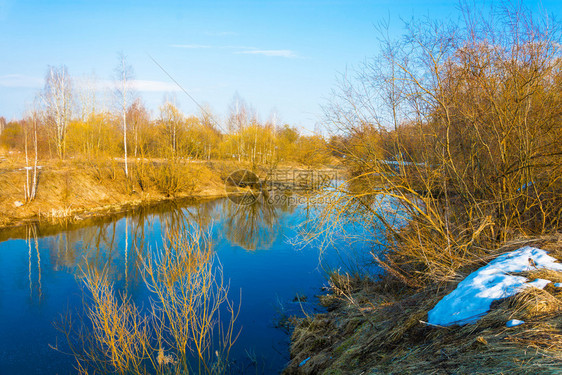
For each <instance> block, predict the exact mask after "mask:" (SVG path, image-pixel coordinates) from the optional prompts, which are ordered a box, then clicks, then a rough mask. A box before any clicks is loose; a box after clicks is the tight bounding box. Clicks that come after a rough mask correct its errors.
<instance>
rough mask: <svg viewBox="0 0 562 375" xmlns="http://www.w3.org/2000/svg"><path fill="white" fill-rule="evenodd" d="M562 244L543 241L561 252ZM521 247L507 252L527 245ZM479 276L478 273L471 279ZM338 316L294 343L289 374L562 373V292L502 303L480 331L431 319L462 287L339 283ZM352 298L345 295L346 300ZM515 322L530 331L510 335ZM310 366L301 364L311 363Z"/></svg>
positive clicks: (528, 293)
mask: <svg viewBox="0 0 562 375" xmlns="http://www.w3.org/2000/svg"><path fill="white" fill-rule="evenodd" d="M559 239H560V237H554V238H550V239H547V238H543V239H540V240H538V241H533V242H531V244H536V243H537V242H541V243H542V244H543V245H544V246H543V247H545V248H550V249H551V250H553V251H552V252H551V254H554V255H556V254H557V253H559V252H560V250H561V249H562V247H561V246H560V241H559ZM528 243H529V242H527V243H523V242H522V241H517V242H516V243H512V244H510V245H507V246H506V247H504V248H502V249H501V251H502V252H503V251H508V249H510V248H512V247H520V246H522V245H524V244H528ZM475 268H477V266H476V265H473V266H472V267H471V269H468V268H467V269H466V272H470V271H471V270H474V269H475ZM525 276H527V277H528V278H530V279H533V278H538V277H540V278H546V279H549V280H552V281H553V282H558V281H560V280H562V273H561V272H556V271H547V270H536V271H532V272H530V273H528V274H527V275H525ZM335 279H336V280H335V281H334V283H333V286H334V287H333V294H331V295H328V296H324V297H323V298H322V301H323V303H324V304H327V305H328V309H329V310H331V311H330V312H328V313H326V314H319V315H317V316H315V317H314V318H312V319H304V320H302V321H301V322H300V323H299V324H298V325H297V326H296V328H295V330H294V332H293V336H292V346H291V353H292V361H291V363H290V365H289V366H288V367H287V369H286V370H285V373H286V374H362V373H371V374H378V373H381V374H452V373H454V374H506V373H510V374H554V373H560V372H561V371H562V352H560V350H559V348H560V347H561V346H562V319H561V318H560V316H561V315H560V311H561V309H562V289H561V288H555V287H554V286H553V285H552V284H549V285H548V286H547V287H546V288H545V289H544V290H539V289H535V288H529V289H526V290H525V291H523V292H521V293H519V294H517V295H516V296H513V297H510V298H507V299H504V300H501V301H498V302H497V303H494V304H493V305H492V310H491V311H490V312H489V313H488V314H487V315H486V316H484V317H483V318H482V319H480V320H479V321H478V322H477V323H475V324H470V325H465V326H451V327H446V328H442V327H435V326H431V325H429V324H427V323H425V322H426V321H427V312H428V311H429V310H430V309H431V308H433V306H434V305H435V304H436V303H437V302H438V300H439V299H441V298H442V297H443V296H444V295H445V294H447V293H448V292H450V291H451V290H452V289H454V287H455V286H456V283H457V282H458V281H459V279H460V277H458V278H457V282H451V283H447V284H444V285H439V284H429V285H427V286H425V287H424V288H422V289H414V288H410V287H408V286H406V285H405V284H404V283H402V282H401V281H399V280H397V279H396V278H394V277H392V276H391V275H387V276H384V277H383V278H382V279H381V280H379V281H377V282H371V283H369V282H367V281H365V280H362V281H361V282H360V284H358V281H357V280H355V281H354V280H353V279H347V281H348V282H347V285H343V284H346V282H345V280H346V279H345V278H342V276H341V275H339V276H336V277H335ZM342 291H344V292H342ZM510 319H520V320H523V321H525V322H526V323H525V324H523V325H521V326H518V327H514V328H506V326H505V323H506V322H507V321H508V320H510ZM308 357H310V359H309V360H308V361H307V362H306V363H305V364H304V365H303V366H299V364H300V363H301V362H302V361H304V360H305V359H306V358H308Z"/></svg>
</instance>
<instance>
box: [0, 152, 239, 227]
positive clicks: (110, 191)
mask: <svg viewBox="0 0 562 375" xmlns="http://www.w3.org/2000/svg"><path fill="white" fill-rule="evenodd" d="M24 165H25V164H24V163H23V162H22V161H19V162H18V160H17V159H16V160H14V159H11V160H10V159H7V160H4V161H3V162H2V163H1V164H0V207H2V211H1V214H0V227H4V228H5V227H11V226H17V225H21V224H24V223H27V222H37V221H38V222H41V223H51V224H57V223H60V222H68V221H81V220H85V219H88V218H91V217H97V216H105V215H108V214H112V213H117V212H122V211H127V210H130V209H132V208H134V207H138V206H144V205H151V204H155V203H158V202H162V201H167V200H173V199H183V198H215V197H222V196H224V195H225V192H224V182H223V178H224V176H223V175H224V174H227V173H228V172H229V171H230V170H235V169H236V168H238V166H237V165H234V164H230V163H212V162H210V163H188V162H186V163H178V165H175V166H173V167H170V165H169V164H158V163H153V164H152V163H151V164H150V165H144V166H142V168H143V169H144V170H143V171H142V175H141V174H140V172H139V170H140V169H141V166H139V165H138V164H136V165H134V168H132V172H133V173H131V175H130V177H129V178H126V176H125V173H124V170H123V168H122V166H121V165H120V164H119V162H111V163H109V162H105V163H100V164H92V163H88V162H82V161H65V162H60V161H51V162H48V163H41V164H40V165H41V168H40V169H39V175H38V185H37V196H36V198H35V199H34V200H32V201H31V202H28V203H25V201H24V185H25V181H26V171H25V170H24V169H23V167H24ZM172 168H173V169H172Z"/></svg>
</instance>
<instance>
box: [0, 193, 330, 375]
mask: <svg viewBox="0 0 562 375" xmlns="http://www.w3.org/2000/svg"><path fill="white" fill-rule="evenodd" d="M309 215H310V211H308V210H305V209H304V208H303V207H300V206H284V207H274V206H269V205H254V206H251V207H250V206H247V207H245V206H237V205H235V204H232V202H230V201H228V200H215V201H209V202H204V203H198V204H191V205H185V206H179V207H178V206H171V207H160V208H158V209H156V210H155V209H151V210H148V209H144V210H140V211H137V212H133V213H131V214H129V215H127V216H125V217H121V218H115V219H108V220H106V221H104V222H102V223H99V224H96V225H90V226H87V227H83V228H79V229H71V230H67V231H61V232H59V233H57V234H54V235H48V236H44V235H42V234H41V230H40V229H39V230H38V240H37V248H36V245H35V242H34V241H33V240H30V241H29V242H26V240H25V239H11V240H7V241H4V242H1V243H0V374H70V373H75V372H76V371H75V369H74V365H75V362H74V358H73V357H72V356H71V355H68V354H65V353H62V352H61V351H66V350H67V347H66V339H65V337H64V335H63V334H62V333H61V332H60V331H59V330H57V328H56V324H61V322H62V320H61V319H62V317H64V316H67V314H68V313H69V312H70V313H72V314H73V316H80V314H82V307H83V299H84V291H83V288H82V285H81V281H80V280H79V278H77V275H79V274H80V272H81V271H80V267H82V268H83V267H85V265H86V264H95V265H96V266H97V267H99V268H103V267H107V269H108V270H109V277H110V279H111V280H112V281H113V282H114V283H115V286H116V288H117V289H118V290H122V291H126V292H127V294H128V295H130V296H132V298H133V300H134V301H135V302H136V303H138V304H139V305H142V304H143V303H144V304H146V303H147V292H146V289H145V287H144V284H143V282H142V279H141V278H140V275H139V271H138V264H137V262H136V261H135V259H136V257H135V256H134V255H133V254H134V251H135V249H147V248H156V247H159V246H161V243H162V233H163V229H164V228H171V227H177V226H181V225H185V224H186V223H187V224H190V223H197V225H199V226H201V227H203V228H204V229H206V230H207V231H209V232H210V233H211V234H212V235H211V237H212V240H213V246H214V247H213V248H214V250H215V251H216V254H217V257H218V260H219V261H220V264H222V267H223V273H224V278H225V280H226V281H227V282H229V283H230V293H229V296H230V299H231V300H233V301H234V302H235V303H236V304H238V303H240V315H239V317H238V319H237V321H236V323H235V326H236V328H238V329H241V334H240V337H239V338H238V340H237V342H236V343H235V346H234V348H233V350H232V351H231V356H230V359H231V360H232V361H233V362H234V365H233V369H234V372H238V373H261V374H271V373H278V372H279V371H281V370H282V369H283V367H284V366H285V364H286V363H287V362H288V360H289V347H288V345H289V336H288V334H287V332H286V331H284V330H283V329H280V328H278V327H276V322H277V321H278V320H279V318H280V317H282V316H284V315H291V314H297V315H298V314H301V315H302V313H303V312H302V310H303V309H304V310H305V311H306V312H307V313H311V312H315V311H319V309H320V307H319V306H318V305H317V303H316V301H317V299H316V298H315V296H316V295H318V294H321V293H322V291H321V288H322V286H324V285H327V282H326V278H325V276H326V275H325V272H324V271H322V267H321V266H320V264H319V253H318V250H317V249H316V248H315V247H312V246H305V247H304V248H301V246H295V245H294V244H291V241H290V240H291V239H293V238H295V236H296V234H297V227H298V225H299V224H301V223H303V222H304V221H306V220H307V219H308V218H309ZM30 245H31V246H30ZM324 258H325V259H326V260H327V261H331V262H332V265H334V264H336V265H337V262H339V261H340V259H339V258H338V257H335V256H334V257H331V256H330V255H328V256H325V257H324ZM297 294H298V295H300V296H306V297H307V302H305V303H302V304H299V303H297V302H294V301H293V300H294V298H295V296H296V295H297ZM240 296H241V301H240ZM53 347H56V348H59V350H54V349H53ZM256 360H257V361H256Z"/></svg>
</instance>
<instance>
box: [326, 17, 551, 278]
mask: <svg viewBox="0 0 562 375" xmlns="http://www.w3.org/2000/svg"><path fill="white" fill-rule="evenodd" d="M383 26H384V25H383ZM384 29H385V28H384V27H382V30H383V31H384ZM406 29H407V31H406V33H405V35H404V36H403V37H402V38H400V39H398V40H395V41H391V40H390V39H389V38H383V41H382V43H381V47H382V53H381V54H380V55H379V56H378V57H377V58H375V59H372V60H369V61H367V62H366V63H365V64H364V65H363V66H362V67H361V68H360V69H358V70H357V72H356V74H355V75H345V76H343V77H342V81H341V86H340V88H339V90H338V91H336V92H335V100H334V101H333V103H332V105H331V106H330V107H328V108H327V114H328V121H329V123H330V124H331V125H332V128H333V129H334V136H333V137H332V139H331V142H330V144H331V147H332V148H333V149H334V150H335V151H336V152H337V153H338V154H340V155H342V156H343V157H345V160H346V163H347V164H348V166H349V167H350V168H351V169H352V170H353V171H354V175H355V176H356V179H355V180H354V181H353V183H352V184H350V186H351V188H350V191H348V192H347V194H346V195H342V196H339V198H338V203H337V204H335V205H334V206H332V207H330V211H325V215H324V216H323V219H322V220H325V221H326V222H329V221H330V218H332V219H333V218H336V217H337V218H338V219H339V218H341V215H339V214H338V215H334V212H336V213H348V218H352V219H353V220H357V219H356V217H357V215H358V213H359V217H360V220H363V221H364V222H366V223H368V225H371V226H373V228H375V227H377V228H378V229H376V230H375V229H373V232H372V234H373V235H376V234H378V235H379V237H380V229H381V228H380V224H381V223H382V227H383V229H384V230H385V231H386V233H387V236H386V240H385V241H387V242H388V245H389V249H391V251H390V252H389V255H388V256H387V257H386V259H384V260H383V259H379V261H380V262H381V263H382V264H383V265H384V266H385V267H386V268H387V269H388V270H389V271H391V272H393V273H394V274H395V275H397V276H398V277H399V278H401V279H402V280H403V281H405V282H407V283H409V284H412V285H421V284H423V283H424V282H425V281H427V279H428V278H430V279H437V280H443V279H448V278H450V277H453V276H454V275H455V274H456V272H457V270H458V269H459V268H461V267H462V266H465V265H466V264H467V263H468V262H471V261H478V260H481V259H482V257H485V256H486V255H487V254H489V250H490V249H493V248H495V247H497V245H498V244H500V243H502V242H504V241H506V240H509V239H512V238H514V237H516V236H520V235H537V234H541V233H547V232H553V231H556V230H557V229H558V228H559V227H560V214H561V213H562V212H561V210H562V205H561V203H562V202H561V200H562V185H561V180H560V175H561V174H560V172H561V167H562V162H561V161H562V160H561V155H562V142H560V135H561V134H562V121H561V120H562V105H561V104H562V86H561V84H562V72H561V68H562V60H561V49H560V37H561V34H560V28H559V25H558V24H557V23H556V22H553V21H552V20H551V19H550V18H548V17H547V16H546V15H534V14H531V12H529V11H527V10H525V9H523V8H521V7H518V6H507V7H505V8H502V9H499V8H494V9H491V10H486V11H485V12H484V11H483V12H482V13H480V12H479V10H478V9H476V8H471V7H464V9H463V18H462V21H460V22H458V23H441V22H434V21H432V20H430V19H423V20H419V21H412V22H411V23H408V24H407V25H406ZM383 34H384V33H383ZM359 182H360V183H359ZM358 185H362V187H361V188H359V189H356V187H357V186H358ZM379 194H384V195H385V196H386V197H387V199H383V200H381V199H376V198H375V197H376V196H377V195H378V196H379V197H380V195H379ZM389 197H391V198H390V199H391V200H392V204H391V205H390V206H391V207H390V206H389V205H388V198H389ZM382 201H385V202H386V203H387V205H386V206H385V207H386V209H387V210H388V209H391V210H394V211H396V210H398V211H400V212H403V213H406V214H407V217H408V218H409V219H408V220H406V222H405V223H404V225H403V226H400V228H398V227H399V226H397V225H396V224H395V223H391V222H389V221H388V220H387V219H388V215H386V214H384V212H383V207H381V204H380V203H381V202H382ZM389 207H390V208H389ZM366 219H367V220H366ZM332 225H333V224H332Z"/></svg>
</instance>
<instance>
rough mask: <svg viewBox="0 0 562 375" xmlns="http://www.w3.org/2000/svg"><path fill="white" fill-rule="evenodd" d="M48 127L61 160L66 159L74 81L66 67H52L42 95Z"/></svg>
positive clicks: (46, 78)
mask: <svg viewBox="0 0 562 375" xmlns="http://www.w3.org/2000/svg"><path fill="white" fill-rule="evenodd" d="M41 99H42V100H43V103H44V106H45V112H46V113H45V114H46V118H47V125H48V127H49V128H50V129H51V130H52V132H53V135H54V140H55V147H56V149H57V155H58V156H59V158H61V159H63V158H64V153H65V148H66V133H67V129H68V123H69V122H70V119H71V116H72V80H71V78H70V75H69V74H68V69H67V68H66V66H64V65H61V66H59V67H53V66H50V67H49V70H48V72H47V75H46V77H45V88H44V89H43V93H42V95H41Z"/></svg>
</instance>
